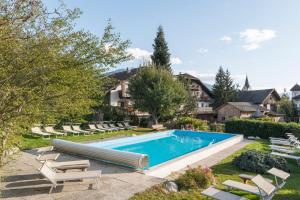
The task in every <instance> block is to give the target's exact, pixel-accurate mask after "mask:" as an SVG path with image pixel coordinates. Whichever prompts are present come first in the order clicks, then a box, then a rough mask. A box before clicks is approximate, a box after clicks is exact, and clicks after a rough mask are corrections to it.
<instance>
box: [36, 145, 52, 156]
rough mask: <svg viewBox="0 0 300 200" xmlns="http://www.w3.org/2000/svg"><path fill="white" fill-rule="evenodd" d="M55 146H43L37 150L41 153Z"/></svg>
mask: <svg viewBox="0 0 300 200" xmlns="http://www.w3.org/2000/svg"><path fill="white" fill-rule="evenodd" d="M53 148H54V147H53V146H48V147H41V148H38V149H37V152H38V153H40V154H44V153H45V152H49V151H53Z"/></svg>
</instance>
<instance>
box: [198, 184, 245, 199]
mask: <svg viewBox="0 0 300 200" xmlns="http://www.w3.org/2000/svg"><path fill="white" fill-rule="evenodd" d="M201 194H203V195H205V196H208V197H211V198H213V199H217V200H247V198H244V197H240V196H237V195H235V194H232V193H230V192H225V191H222V190H219V189H216V188H214V187H209V188H207V189H206V190H204V191H202V192H201Z"/></svg>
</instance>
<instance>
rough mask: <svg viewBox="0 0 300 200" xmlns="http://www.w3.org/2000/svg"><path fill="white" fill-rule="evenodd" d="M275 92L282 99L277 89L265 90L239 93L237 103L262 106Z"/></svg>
mask: <svg viewBox="0 0 300 200" xmlns="http://www.w3.org/2000/svg"><path fill="white" fill-rule="evenodd" d="M273 92H274V94H275V95H276V96H277V97H278V98H279V99H280V96H279V94H278V93H277V92H276V90H275V89H265V90H248V91H239V92H238V93H237V97H236V101H237V102H250V103H254V104H262V103H263V102H264V101H265V100H266V98H267V97H268V96H269V95H270V94H271V93H273Z"/></svg>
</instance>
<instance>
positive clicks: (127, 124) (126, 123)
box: [123, 122, 137, 129]
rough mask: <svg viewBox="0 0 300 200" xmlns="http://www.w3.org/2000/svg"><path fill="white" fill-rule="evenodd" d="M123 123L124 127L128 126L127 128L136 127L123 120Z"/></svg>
mask: <svg viewBox="0 0 300 200" xmlns="http://www.w3.org/2000/svg"><path fill="white" fill-rule="evenodd" d="M123 124H124V125H125V127H129V128H133V129H134V128H137V126H131V125H130V124H129V122H124V123H123Z"/></svg>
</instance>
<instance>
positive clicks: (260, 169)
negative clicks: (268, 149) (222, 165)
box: [233, 150, 288, 174]
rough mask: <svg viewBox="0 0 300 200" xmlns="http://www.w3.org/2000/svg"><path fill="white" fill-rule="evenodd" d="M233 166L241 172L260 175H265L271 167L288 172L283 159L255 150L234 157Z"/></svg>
mask: <svg viewBox="0 0 300 200" xmlns="http://www.w3.org/2000/svg"><path fill="white" fill-rule="evenodd" d="M233 165H235V166H236V167H238V168H240V169H242V170H246V171H249V172H255V173H260V174H264V173H266V172H267V171H268V170H269V169H271V168H272V167H276V168H278V169H282V170H284V171H288V166H287V162H286V160H285V159H284V158H281V157H278V156H272V155H271V154H269V153H264V152H261V151H256V150H251V151H247V152H244V153H242V154H241V155H240V156H238V157H235V159H234V160H233Z"/></svg>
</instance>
